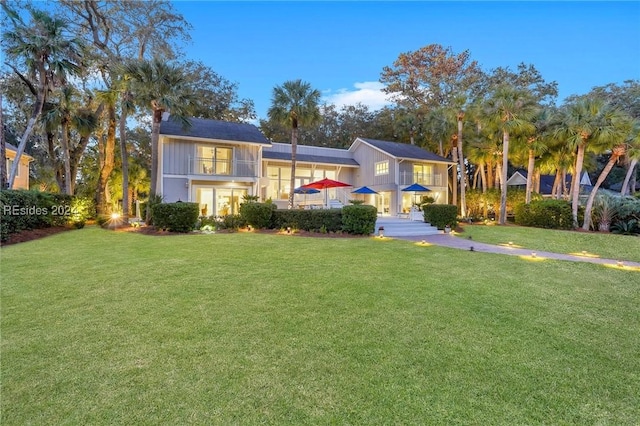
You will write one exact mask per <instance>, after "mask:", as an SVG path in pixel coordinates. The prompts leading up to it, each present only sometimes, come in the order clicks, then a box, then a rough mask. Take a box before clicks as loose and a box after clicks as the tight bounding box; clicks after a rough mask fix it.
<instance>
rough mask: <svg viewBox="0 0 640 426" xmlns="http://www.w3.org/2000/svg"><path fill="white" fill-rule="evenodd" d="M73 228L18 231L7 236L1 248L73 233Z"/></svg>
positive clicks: (59, 227) (56, 227)
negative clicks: (63, 233)
mask: <svg viewBox="0 0 640 426" xmlns="http://www.w3.org/2000/svg"><path fill="white" fill-rule="evenodd" d="M74 229H75V228H68V227H66V226H54V227H51V228H40V229H30V230H26V231H20V232H18V233H17V234H11V235H9V238H8V239H7V241H2V242H1V243H0V245H1V246H3V247H4V246H9V245H11V244H18V243H24V242H27V241H32V240H38V239H40V238H44V237H48V236H49V235H55V234H59V233H60V232H66V231H73V230H74Z"/></svg>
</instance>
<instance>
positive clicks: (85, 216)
mask: <svg viewBox="0 0 640 426" xmlns="http://www.w3.org/2000/svg"><path fill="white" fill-rule="evenodd" d="M95 217H96V204H95V201H94V200H93V199H91V198H89V197H74V198H73V200H72V201H71V223H72V224H73V226H75V227H76V228H78V229H79V228H83V227H84V225H85V223H86V222H87V220H89V219H92V218H95Z"/></svg>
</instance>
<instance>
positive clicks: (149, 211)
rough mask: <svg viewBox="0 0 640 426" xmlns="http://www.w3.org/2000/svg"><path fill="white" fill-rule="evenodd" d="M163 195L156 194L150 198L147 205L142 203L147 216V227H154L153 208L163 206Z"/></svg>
mask: <svg viewBox="0 0 640 426" xmlns="http://www.w3.org/2000/svg"><path fill="white" fill-rule="evenodd" d="M163 199H164V198H163V196H162V194H156V195H152V196H150V197H149V199H148V200H147V202H146V203H142V211H143V212H144V215H145V216H147V217H146V220H145V222H146V223H147V225H153V208H154V206H157V205H158V204H162V201H163Z"/></svg>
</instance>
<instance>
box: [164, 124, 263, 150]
mask: <svg viewBox="0 0 640 426" xmlns="http://www.w3.org/2000/svg"><path fill="white" fill-rule="evenodd" d="M189 122H190V123H191V127H190V128H187V129H184V128H183V126H182V124H181V123H180V122H178V121H174V120H171V118H169V120H167V121H163V122H161V123H160V134H161V135H171V136H190V137H194V138H203V139H219V140H225V141H238V142H251V143H257V144H262V145H271V142H269V140H268V139H267V138H266V137H265V136H264V135H263V134H262V132H261V131H260V130H258V128H257V127H256V126H254V125H253V124H247V123H232V122H229V121H220V120H209V119H204V118H190V119H189Z"/></svg>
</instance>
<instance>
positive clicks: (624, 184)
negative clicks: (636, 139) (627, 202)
mask: <svg viewBox="0 0 640 426" xmlns="http://www.w3.org/2000/svg"><path fill="white" fill-rule="evenodd" d="M637 164H638V159H637V158H633V159H631V163H629V168H628V169H627V174H626V175H625V177H624V182H622V188H620V195H627V194H628V193H629V191H628V189H629V181H630V180H631V176H632V175H633V172H634V171H635V169H636V165H637ZM633 187H634V189H635V182H634V185H633Z"/></svg>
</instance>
